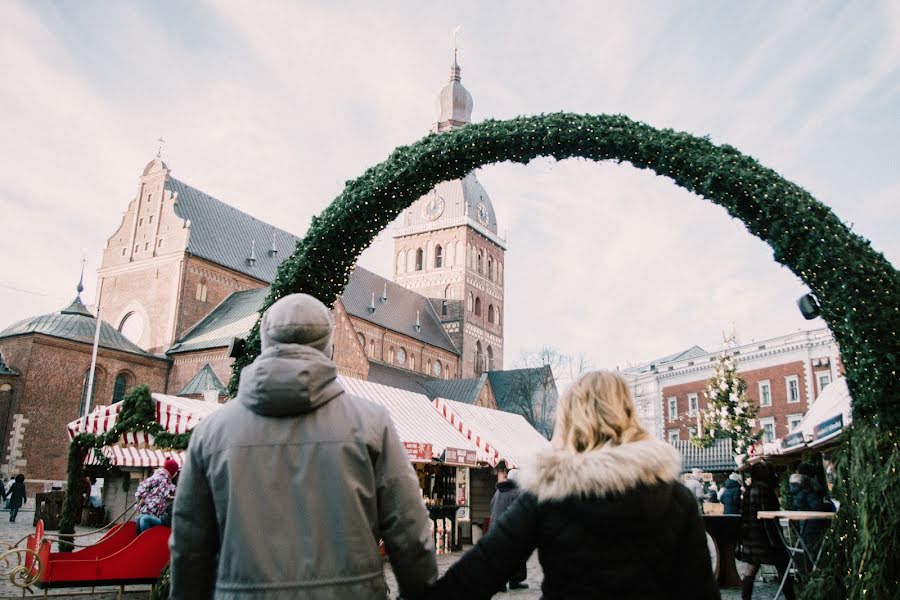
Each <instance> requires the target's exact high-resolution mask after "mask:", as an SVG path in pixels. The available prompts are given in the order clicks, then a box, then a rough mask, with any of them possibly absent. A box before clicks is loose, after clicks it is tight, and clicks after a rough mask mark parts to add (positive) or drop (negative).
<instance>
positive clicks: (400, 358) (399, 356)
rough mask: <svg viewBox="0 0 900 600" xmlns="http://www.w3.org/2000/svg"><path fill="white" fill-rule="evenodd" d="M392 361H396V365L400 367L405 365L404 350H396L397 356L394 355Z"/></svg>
mask: <svg viewBox="0 0 900 600" xmlns="http://www.w3.org/2000/svg"><path fill="white" fill-rule="evenodd" d="M394 359H395V360H396V361H397V364H398V365H402V364H405V363H406V350H404V349H403V348H400V349H398V350H397V354H395V355H394Z"/></svg>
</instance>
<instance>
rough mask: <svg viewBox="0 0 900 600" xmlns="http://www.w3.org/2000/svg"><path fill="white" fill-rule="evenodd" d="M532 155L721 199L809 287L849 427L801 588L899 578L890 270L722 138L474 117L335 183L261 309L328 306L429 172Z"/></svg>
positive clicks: (852, 589)
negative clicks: (304, 303) (840, 370)
mask: <svg viewBox="0 0 900 600" xmlns="http://www.w3.org/2000/svg"><path fill="white" fill-rule="evenodd" d="M539 156H550V157H553V158H555V159H557V160H562V159H566V158H572V157H580V158H585V159H590V160H594V161H603V160H611V161H616V162H627V163H630V164H631V165H633V166H635V167H637V168H639V169H648V170H651V171H653V172H654V173H656V174H657V175H661V176H664V177H668V178H670V179H671V180H672V181H674V182H675V183H676V184H677V185H679V186H681V187H682V188H684V189H686V190H688V191H690V192H693V193H695V194H697V195H698V196H701V197H703V198H706V199H707V200H709V201H711V202H713V203H715V204H718V205H719V206H722V207H723V208H724V209H725V210H726V211H727V212H728V214H730V215H731V216H732V217H735V218H738V219H740V220H741V221H742V222H743V223H744V225H745V226H746V228H747V230H748V231H749V232H750V233H752V234H753V235H755V236H756V237H758V238H760V239H761V240H763V241H765V242H766V243H768V244H769V245H770V246H771V247H772V250H773V258H774V259H775V261H776V262H778V263H780V264H782V265H784V266H786V267H787V268H789V269H790V270H791V271H792V272H793V273H794V274H795V275H797V276H798V277H800V278H801V279H802V280H803V281H804V282H805V283H806V284H807V286H809V289H810V290H811V291H812V292H813V293H814V294H815V296H816V297H817V299H818V302H819V304H820V306H821V316H822V317H823V318H824V319H825V321H826V322H827V324H828V326H829V327H830V329H831V331H832V332H833V334H834V336H835V338H836V340H837V342H838V344H839V345H840V347H841V357H842V359H843V363H844V367H845V370H846V376H847V383H848V386H849V388H850V392H851V394H852V395H853V414H854V420H855V421H854V426H853V428H852V431H851V432H849V434H848V435H847V436H846V442H845V443H844V444H843V447H842V449H841V453H840V456H838V459H837V463H838V464H839V465H842V468H841V476H842V478H841V480H840V481H839V482H838V484H837V486H836V494H837V497H838V499H839V500H841V501H842V502H843V504H844V508H843V509H842V510H841V511H840V512H839V513H838V517H837V519H836V521H835V524H834V526H833V527H832V529H831V533H830V536H829V545H828V546H827V551H826V556H825V557H824V559H823V562H822V563H821V564H822V568H821V569H820V570H819V571H817V573H816V574H815V577H814V579H813V581H812V582H811V584H810V585H809V586H807V588H806V590H805V591H804V596H805V597H806V598H828V599H835V600H837V599H838V598H852V599H862V598H866V599H870V598H890V597H892V594H893V593H894V592H895V591H896V589H897V587H898V585H900V541H898V539H897V537H896V535H895V533H894V532H896V531H897V530H900V477H897V476H896V468H897V466H898V463H900V448H898V442H900V439H898V437H900V406H898V404H900V377H898V373H897V369H898V367H897V363H898V360H900V336H898V331H900V275H898V273H897V270H896V269H895V268H894V266H893V265H891V263H890V262H889V261H888V260H887V259H886V258H885V257H884V256H883V255H882V254H881V253H879V252H877V251H875V250H874V249H872V247H871V246H870V243H869V242H868V240H865V239H863V238H862V237H860V236H859V235H856V234H855V233H853V232H851V231H850V229H849V228H848V227H847V226H846V225H844V223H843V222H841V220H840V219H839V218H838V217H837V216H836V215H835V214H834V213H833V212H832V211H831V210H830V209H829V208H828V207H827V206H825V205H824V204H822V203H821V202H818V201H817V200H816V199H815V198H813V196H812V195H811V194H810V193H809V192H807V191H806V190H804V189H803V188H801V187H800V186H798V185H796V184H794V183H791V182H790V181H787V180H786V179H784V178H783V177H781V176H780V175H778V173H776V172H775V171H773V170H771V169H768V168H766V167H764V166H762V165H761V164H759V163H758V162H757V161H756V160H755V159H753V158H751V157H749V156H746V155H743V154H741V153H740V152H738V150H736V149H735V148H733V147H731V146H728V145H716V144H713V143H712V142H711V141H710V140H709V139H708V138H706V137H697V136H693V135H690V134H688V133H684V132H678V131H673V130H671V129H656V128H653V127H651V126H649V125H646V124H644V123H640V122H636V121H633V120H631V119H629V118H628V117H625V116H622V115H578V114H571V113H555V114H547V115H537V116H528V117H519V118H515V119H511V120H507V121H497V120H487V121H483V122H481V123H477V124H469V125H466V126H465V127H463V128H460V129H457V130H453V131H449V132H445V133H440V134H431V135H428V136H426V137H425V138H423V139H422V140H420V141H418V142H416V143H414V144H412V145H410V146H402V147H399V148H397V149H396V150H394V152H393V153H391V155H390V156H389V157H388V159H387V160H386V161H384V162H382V163H381V164H378V165H376V166H374V167H371V168H370V169H368V170H366V172H365V173H363V174H362V175H361V176H360V177H358V178H357V179H354V180H352V181H348V182H347V183H346V185H345V187H344V190H343V191H342V192H341V194H340V195H339V196H338V197H337V198H335V200H334V201H333V202H332V203H331V205H329V206H328V207H327V208H326V209H325V210H324V211H323V212H322V213H321V214H320V215H318V216H317V217H314V218H313V220H312V223H311V225H310V228H309V230H308V232H307V234H306V237H304V238H303V239H302V240H301V241H300V242H299V243H298V244H297V247H296V249H295V250H294V252H293V254H292V255H291V256H290V257H289V258H288V259H287V260H285V261H284V262H283V263H282V264H281V267H280V268H279V270H278V274H277V276H276V279H275V281H274V282H273V283H272V286H271V289H270V292H269V295H268V297H267V298H266V302H265V305H264V307H265V308H267V307H268V306H270V305H271V304H272V303H273V302H274V301H275V300H277V299H278V298H281V297H282V296H285V295H287V294H291V293H296V292H305V293H307V294H311V295H313V296H315V297H317V298H319V299H320V300H322V301H323V302H324V303H325V304H327V305H332V304H333V303H334V301H335V300H336V299H337V298H338V297H339V296H340V294H341V293H342V292H343V290H344V287H345V286H346V284H347V280H348V278H349V275H350V273H351V271H352V269H353V267H354V265H355V263H356V260H357V258H358V256H359V254H360V253H361V252H362V251H363V250H364V249H365V248H366V247H368V246H369V244H370V243H371V242H372V240H373V239H374V238H375V236H376V235H377V234H378V233H379V232H380V231H382V230H383V229H384V228H385V227H387V225H388V224H389V223H390V222H391V221H393V219H394V218H395V217H397V216H398V215H399V214H400V213H401V212H402V211H403V210H404V209H405V208H407V207H408V206H410V205H411V204H412V203H413V202H414V201H415V200H416V199H417V198H419V197H420V196H422V195H424V194H425V193H427V192H428V191H429V190H431V189H432V188H433V187H434V186H435V185H437V184H438V183H440V182H442V181H447V180H451V179H458V178H461V177H463V176H465V175H466V174H467V173H469V172H470V171H472V170H474V169H477V168H479V167H482V166H485V165H488V164H492V163H499V162H506V161H510V162H517V163H527V162H528V161H530V160H531V159H533V158H536V157H539ZM259 349H260V339H259V323H257V324H256V326H254V328H253V330H252V332H251V333H250V335H249V336H248V339H247V340H246V344H245V347H244V350H243V353H242V354H241V355H240V356H239V357H238V358H237V360H236V361H235V364H234V371H233V374H232V379H231V383H230V386H229V387H230V391H231V392H232V393H234V392H235V391H236V389H237V385H238V378H239V375H240V371H241V369H242V368H243V367H245V366H246V365H248V364H249V363H250V362H252V361H253V359H254V358H255V357H256V356H257V355H258V353H259Z"/></svg>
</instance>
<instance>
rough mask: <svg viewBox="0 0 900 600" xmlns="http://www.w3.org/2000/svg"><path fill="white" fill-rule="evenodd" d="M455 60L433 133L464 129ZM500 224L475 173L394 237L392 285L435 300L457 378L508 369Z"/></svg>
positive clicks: (421, 203)
mask: <svg viewBox="0 0 900 600" xmlns="http://www.w3.org/2000/svg"><path fill="white" fill-rule="evenodd" d="M460 72H461V69H460V68H459V64H458V63H457V60H456V56H455V53H454V58H453V65H452V66H451V67H450V81H449V82H448V83H447V85H445V86H444V89H442V90H441V93H440V94H439V95H438V99H437V108H438V118H437V122H435V124H434V125H433V126H432V131H433V132H435V133H440V132H444V131H450V130H453V129H457V128H459V127H463V126H465V125H466V124H467V123H469V122H471V118H472V95H471V94H470V93H469V91H468V90H467V89H466V88H465V87H463V85H462V82H461V77H460ZM505 252H506V244H505V242H504V240H503V239H501V238H500V236H499V235H498V234H497V216H496V214H495V213H494V206H493V204H492V203H491V199H490V197H489V196H488V194H487V192H486V191H485V189H484V188H483V187H482V186H481V183H479V182H478V179H477V178H476V177H475V174H474V173H469V174H468V175H466V176H465V177H463V178H462V179H454V180H452V181H445V182H443V183H440V184H438V185H437V186H436V187H435V188H434V189H433V190H431V191H430V192H429V193H428V194H426V195H424V196H422V197H421V198H419V199H418V200H416V201H415V202H414V203H413V204H412V205H411V206H410V207H409V208H408V209H406V210H405V211H404V212H403V214H402V215H401V218H400V226H399V228H398V229H397V230H396V232H395V234H394V280H395V281H396V282H397V283H399V284H400V285H402V286H404V287H407V288H409V289H412V290H415V291H416V292H418V293H420V294H422V295H423V296H426V297H428V298H430V299H431V300H432V302H433V303H434V305H435V309H436V311H437V313H438V315H440V317H441V321H442V322H443V324H444V328H445V329H446V330H447V333H448V334H449V335H450V337H451V339H452V340H453V342H454V343H455V344H456V345H457V347H458V348H459V350H460V351H461V352H462V361H461V362H460V364H461V372H460V373H459V374H458V376H459V377H462V378H468V377H476V376H478V374H479V373H481V372H482V371H485V370H499V369H502V368H503V309H504V307H503V302H504V299H503V263H504V260H505Z"/></svg>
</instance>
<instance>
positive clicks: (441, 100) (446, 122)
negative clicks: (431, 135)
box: [431, 47, 473, 133]
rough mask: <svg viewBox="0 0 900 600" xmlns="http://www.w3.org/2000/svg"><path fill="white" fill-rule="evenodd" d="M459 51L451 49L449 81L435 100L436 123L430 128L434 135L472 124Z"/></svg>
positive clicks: (470, 108) (470, 101) (467, 91)
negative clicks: (451, 60)
mask: <svg viewBox="0 0 900 600" xmlns="http://www.w3.org/2000/svg"><path fill="white" fill-rule="evenodd" d="M458 55H459V50H458V49H457V48H455V47H454V48H453V64H452V65H450V81H448V82H447V85H445V86H444V89H442V90H441V93H440V94H438V98H437V109H438V111H437V112H438V117H437V122H436V123H435V124H434V126H433V127H432V128H431V130H432V131H434V132H435V133H440V132H442V131H449V130H451V129H457V128H459V127H462V126H463V125H465V124H466V123H471V122H472V104H473V103H472V94H470V93H469V90H467V89H466V88H465V87H464V86H463V84H462V69H461V68H460V66H459V59H458Z"/></svg>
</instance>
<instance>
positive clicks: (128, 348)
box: [0, 297, 161, 358]
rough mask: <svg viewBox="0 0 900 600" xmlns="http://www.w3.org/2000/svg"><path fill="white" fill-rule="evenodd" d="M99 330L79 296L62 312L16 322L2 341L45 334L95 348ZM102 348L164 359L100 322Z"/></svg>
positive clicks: (0, 335) (6, 330) (1, 336)
mask: <svg viewBox="0 0 900 600" xmlns="http://www.w3.org/2000/svg"><path fill="white" fill-rule="evenodd" d="M96 330H97V319H96V318H95V317H94V315H92V314H91V312H90V311H89V310H88V309H87V307H85V305H84V303H82V301H81V297H77V298H75V300H73V301H72V303H71V304H70V305H69V306H67V307H66V308H64V309H62V310H60V311H57V312H54V313H50V314H46V315H40V316H38V317H30V318H28V319H23V320H21V321H19V322H17V323H13V324H12V325H10V326H9V327H7V328H6V329H4V330H3V331H0V339H2V338H9V337H15V336H22V335H34V334H42V335H47V336H50V337H55V338H60V339H64V340H70V341H73V342H81V343H84V344H91V345H93V343H94V333H95V332H96ZM100 347H101V348H108V349H110V350H118V351H120V352H128V353H130V354H140V355H142V356H150V357H153V358H161V357H159V356H155V355H153V354H149V353H148V352H145V351H144V350H142V349H141V348H140V347H139V346H138V345H137V344H135V343H134V342H132V341H131V340H129V339H128V338H126V337H125V336H124V335H122V332H120V331H118V330H117V329H116V328H115V327H113V326H112V325H110V324H109V323H107V322H106V321H102V320H101V322H100Z"/></svg>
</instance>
